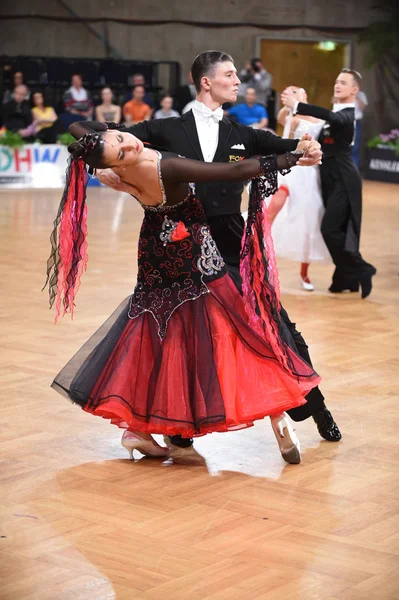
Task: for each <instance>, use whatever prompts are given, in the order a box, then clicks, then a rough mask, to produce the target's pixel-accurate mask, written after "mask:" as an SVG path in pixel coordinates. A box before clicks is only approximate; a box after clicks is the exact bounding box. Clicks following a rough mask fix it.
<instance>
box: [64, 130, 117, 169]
mask: <svg viewBox="0 0 399 600" xmlns="http://www.w3.org/2000/svg"><path fill="white" fill-rule="evenodd" d="M68 152H69V153H70V154H71V155H72V158H74V159H75V160H79V159H82V160H84V162H85V163H86V164H87V165H89V167H92V168H93V169H106V168H107V166H108V165H107V164H106V163H105V162H104V140H103V134H102V133H86V134H85V135H84V136H83V137H81V138H80V139H79V140H77V141H76V142H72V143H71V144H69V146H68Z"/></svg>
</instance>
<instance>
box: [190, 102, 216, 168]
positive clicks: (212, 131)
mask: <svg viewBox="0 0 399 600" xmlns="http://www.w3.org/2000/svg"><path fill="white" fill-rule="evenodd" d="M192 111H193V115H194V119H195V125H196V127H197V133H198V139H199V143H200V146H201V150H202V155H203V157H204V161H205V162H212V161H213V159H214V157H215V153H216V148H217V147H218V142H219V121H221V120H222V119H223V109H222V107H220V108H218V109H216V110H213V111H212V110H211V109H210V108H208V107H207V106H205V104H203V103H202V102H198V100H195V101H194V104H193V107H192Z"/></svg>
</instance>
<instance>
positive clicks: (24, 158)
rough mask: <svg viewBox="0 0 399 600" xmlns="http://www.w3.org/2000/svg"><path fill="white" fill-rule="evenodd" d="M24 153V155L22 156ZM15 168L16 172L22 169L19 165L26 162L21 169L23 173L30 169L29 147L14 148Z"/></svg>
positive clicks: (30, 155)
mask: <svg viewBox="0 0 399 600" xmlns="http://www.w3.org/2000/svg"><path fill="white" fill-rule="evenodd" d="M24 155H25V156H24ZM14 160H15V170H16V172H17V173H20V172H21V171H22V169H21V166H22V164H23V163H26V168H24V169H23V171H24V172H25V173H27V172H29V171H31V170H32V152H31V149H30V148H23V149H21V150H19V149H18V148H15V150H14Z"/></svg>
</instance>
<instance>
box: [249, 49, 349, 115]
mask: <svg viewBox="0 0 399 600" xmlns="http://www.w3.org/2000/svg"><path fill="white" fill-rule="evenodd" d="M257 42H258V43H257V47H258V48H259V55H260V57H261V59H262V62H263V64H264V65H265V68H266V69H267V71H269V73H271V74H272V75H273V89H274V90H276V92H277V95H278V102H277V105H278V104H279V95H280V94H281V92H282V91H283V90H284V89H285V88H286V87H287V86H289V85H296V86H298V87H303V88H305V90H306V92H307V95H308V102H309V103H310V104H318V105H319V106H324V107H325V108H330V107H331V100H332V93H333V84H334V81H335V78H336V76H337V75H338V73H339V72H340V70H341V69H342V68H343V67H347V66H349V65H350V43H349V42H345V41H340V42H332V41H329V42H325V41H324V42H321V41H316V40H292V39H291V40H276V39H265V38H259V39H258V40H257Z"/></svg>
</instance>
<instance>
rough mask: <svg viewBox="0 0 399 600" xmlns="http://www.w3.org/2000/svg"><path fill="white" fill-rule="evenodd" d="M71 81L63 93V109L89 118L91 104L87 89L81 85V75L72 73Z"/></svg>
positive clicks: (91, 112) (91, 108) (91, 111)
mask: <svg viewBox="0 0 399 600" xmlns="http://www.w3.org/2000/svg"><path fill="white" fill-rule="evenodd" d="M71 83H72V85H71V87H70V88H69V89H68V90H67V91H66V92H65V94H64V106H65V110H66V111H67V112H68V113H70V114H72V115H78V116H80V117H82V118H83V119H89V118H91V116H92V114H93V104H92V102H91V100H90V96H89V93H88V91H87V90H86V89H85V88H84V87H83V81H82V77H81V75H79V74H78V73H75V75H72V81H71ZM75 120H78V119H75Z"/></svg>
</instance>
